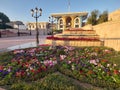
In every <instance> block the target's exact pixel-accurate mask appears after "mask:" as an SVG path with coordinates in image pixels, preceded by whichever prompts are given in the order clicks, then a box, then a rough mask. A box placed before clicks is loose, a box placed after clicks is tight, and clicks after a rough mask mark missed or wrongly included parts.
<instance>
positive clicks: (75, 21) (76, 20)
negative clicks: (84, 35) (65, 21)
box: [74, 17, 80, 28]
mask: <svg viewBox="0 0 120 90" xmlns="http://www.w3.org/2000/svg"><path fill="white" fill-rule="evenodd" d="M74 27H75V28H79V27H80V19H79V17H76V18H75V20H74Z"/></svg>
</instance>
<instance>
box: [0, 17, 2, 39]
mask: <svg viewBox="0 0 120 90" xmlns="http://www.w3.org/2000/svg"><path fill="white" fill-rule="evenodd" d="M0 24H1V25H2V19H0ZM1 37H2V34H1V31H0V38H1Z"/></svg>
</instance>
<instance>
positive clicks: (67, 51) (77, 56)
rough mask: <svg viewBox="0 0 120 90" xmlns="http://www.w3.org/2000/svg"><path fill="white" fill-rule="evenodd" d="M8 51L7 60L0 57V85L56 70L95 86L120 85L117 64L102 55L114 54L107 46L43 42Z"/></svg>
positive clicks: (34, 79)
mask: <svg viewBox="0 0 120 90" xmlns="http://www.w3.org/2000/svg"><path fill="white" fill-rule="evenodd" d="M10 55H11V56H13V57H12V58H10V59H9V62H8V63H6V62H5V63H3V61H2V63H1V60H0V85H6V84H9V85H12V84H13V83H16V82H19V81H25V82H30V81H36V80H38V79H41V78H43V77H45V76H46V75H48V74H50V73H53V72H56V71H59V72H62V73H63V74H65V75H67V76H70V77H72V78H75V79H77V80H79V81H82V82H87V83H90V84H92V85H96V86H98V87H106V88H118V87H120V69H119V68H120V67H118V66H117V64H116V63H111V62H110V61H109V59H106V58H108V57H111V56H116V55H117V52H116V51H114V50H113V49H111V48H105V47H79V48H78V47H68V46H56V47H53V46H48V45H43V46H40V47H38V48H28V49H24V50H14V51H12V52H10ZM8 56H9V55H8ZM4 57H5V56H4ZM6 57H7V56H6ZM7 61H8V60H7Z"/></svg>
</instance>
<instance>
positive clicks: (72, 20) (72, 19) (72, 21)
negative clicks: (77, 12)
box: [71, 16, 75, 28]
mask: <svg viewBox="0 0 120 90" xmlns="http://www.w3.org/2000/svg"><path fill="white" fill-rule="evenodd" d="M74 19H75V17H74V16H71V27H72V28H74Z"/></svg>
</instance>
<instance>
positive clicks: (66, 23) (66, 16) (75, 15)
mask: <svg viewBox="0 0 120 90" xmlns="http://www.w3.org/2000/svg"><path fill="white" fill-rule="evenodd" d="M87 15H88V13H87V12H68V13H53V14H51V16H52V17H53V18H55V19H56V20H57V29H58V30H59V29H62V30H65V29H67V28H80V27H82V26H83V20H85V19H86V18H87Z"/></svg>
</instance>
